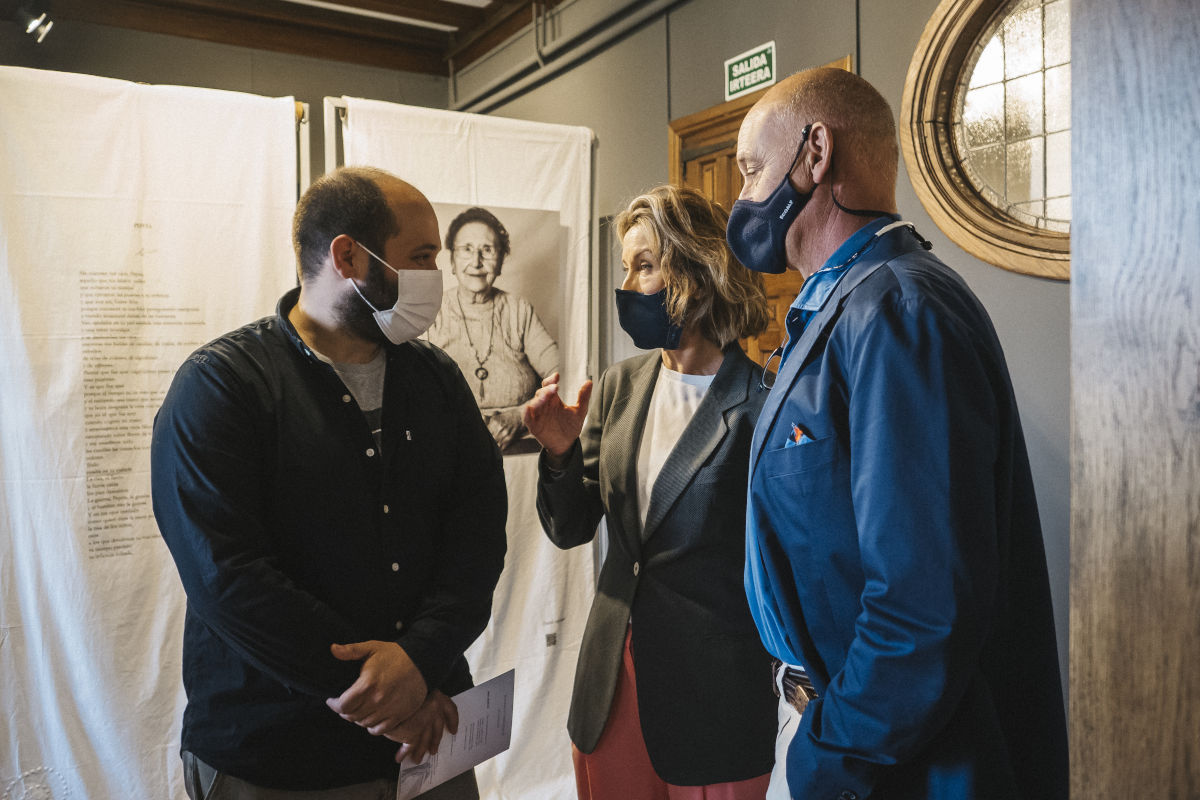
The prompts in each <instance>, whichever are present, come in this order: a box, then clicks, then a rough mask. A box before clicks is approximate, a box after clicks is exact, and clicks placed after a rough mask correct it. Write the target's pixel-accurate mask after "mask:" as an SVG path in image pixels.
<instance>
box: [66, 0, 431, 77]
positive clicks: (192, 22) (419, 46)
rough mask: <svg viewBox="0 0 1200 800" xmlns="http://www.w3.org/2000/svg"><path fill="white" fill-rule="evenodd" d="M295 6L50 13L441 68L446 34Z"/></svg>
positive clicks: (204, 2) (205, 4)
mask: <svg viewBox="0 0 1200 800" xmlns="http://www.w3.org/2000/svg"><path fill="white" fill-rule="evenodd" d="M358 1H359V2H361V0H358ZM281 6H286V7H287V9H288V10H289V11H290V13H285V12H284V11H283V10H282V9H281V8H280V7H281ZM300 8H302V7H301V6H296V5H292V4H284V3H281V2H262V1H261V0H251V1H248V2H240V3H232V2H222V1H221V0H184V2H175V3H163V2H161V0H158V1H156V0H105V2H104V3H96V2H94V0H55V2H54V17H55V18H56V19H59V20H62V21H64V22H65V21H67V20H79V21H81V22H89V23H93V24H98V25H111V26H115V27H120V28H129V29H133V30H140V31H146V32H149V33H161V34H167V35H171V36H183V37H187V38H191V39H201V40H204V41H210V42H217V43H220V44H229V45H237V46H241V47H250V48H256V49H261V50H270V51H273V52H280V53H291V54H296V55H306V56H310V57H312V58H324V59H331V60H335V61H346V62H349V63H354V64H362V65H365V66H371V67H382V68H385V69H395V70H403V71H406V72H420V73H425V74H430V75H445V74H446V72H447V69H446V65H445V62H444V60H443V57H442V54H443V52H444V51H445V47H446V43H447V40H448V34H445V33H439V32H437V31H432V30H428V29H421V28H414V27H411V26H405V25H400V24H397V23H391V22H384V21H382V20H365V19H363V18H359V19H363V21H362V22H360V23H358V24H354V23H353V22H347V17H346V15H341V14H339V15H335V16H336V17H338V19H329V18H328V16H327V14H328V12H321V13H319V14H308V13H296V11H295V10H296V9H300ZM309 10H310V11H314V12H316V11H319V9H309ZM350 19H351V20H353V19H354V18H350Z"/></svg>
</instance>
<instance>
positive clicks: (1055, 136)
mask: <svg viewBox="0 0 1200 800" xmlns="http://www.w3.org/2000/svg"><path fill="white" fill-rule="evenodd" d="M1070 194H1071V132H1070V131H1063V132H1062V133H1052V134H1050V135H1049V136H1047V137H1046V196H1047V197H1066V196H1068V195H1070ZM1067 219H1070V217H1067Z"/></svg>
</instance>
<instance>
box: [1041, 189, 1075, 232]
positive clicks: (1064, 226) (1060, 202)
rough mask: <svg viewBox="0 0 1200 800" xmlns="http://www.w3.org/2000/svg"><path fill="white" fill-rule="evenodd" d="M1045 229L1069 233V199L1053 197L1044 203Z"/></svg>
mask: <svg viewBox="0 0 1200 800" xmlns="http://www.w3.org/2000/svg"><path fill="white" fill-rule="evenodd" d="M1046 227H1047V228H1048V229H1049V230H1052V231H1059V232H1061V233H1070V232H1071V198H1069V197H1054V198H1051V199H1049V200H1047V201H1046Z"/></svg>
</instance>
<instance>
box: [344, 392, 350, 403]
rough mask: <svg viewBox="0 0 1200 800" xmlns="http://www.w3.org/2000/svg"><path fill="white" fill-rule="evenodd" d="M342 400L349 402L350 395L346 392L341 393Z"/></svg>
mask: <svg viewBox="0 0 1200 800" xmlns="http://www.w3.org/2000/svg"><path fill="white" fill-rule="evenodd" d="M342 402H343V403H349V402H350V395H348V394H344V395H342Z"/></svg>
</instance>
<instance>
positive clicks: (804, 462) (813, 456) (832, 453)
mask: <svg viewBox="0 0 1200 800" xmlns="http://www.w3.org/2000/svg"><path fill="white" fill-rule="evenodd" d="M836 456H837V438H836V437H834V436H826V437H825V438H823V439H816V440H815V441H812V442H808V443H807V444H801V445H797V446H794V447H780V448H778V449H776V450H768V451H766V452H765V453H763V454H762V460H761V461H760V462H759V467H758V469H759V472H760V473H761V475H762V477H763V478H767V479H770V478H783V477H786V476H789V475H797V474H800V473H804V472H810V471H812V470H816V469H820V468H821V467H825V466H828V465H829V464H830V463H832V462H833V460H834V458H835V457H836Z"/></svg>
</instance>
